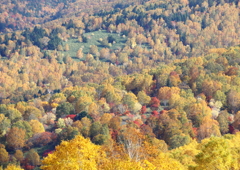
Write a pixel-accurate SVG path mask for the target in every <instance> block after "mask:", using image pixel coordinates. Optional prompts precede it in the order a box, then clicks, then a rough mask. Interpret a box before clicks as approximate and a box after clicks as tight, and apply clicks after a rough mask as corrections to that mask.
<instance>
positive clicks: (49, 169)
mask: <svg viewBox="0 0 240 170" xmlns="http://www.w3.org/2000/svg"><path fill="white" fill-rule="evenodd" d="M105 157H106V155H105V153H104V152H103V151H102V149H101V147H100V146H97V145H94V144H93V143H91V141H90V140H89V139H85V138H84V137H82V136H80V135H79V136H76V137H75V138H74V139H73V140H71V141H63V142H62V143H61V144H60V145H59V146H57V147H56V150H55V151H54V152H53V153H52V154H49V155H48V156H47V157H46V158H44V160H43V161H42V166H41V169H43V170H55V169H58V170H65V169H68V170H76V169H85V170H97V169H99V166H100V165H101V163H102V162H104V159H106V158H105Z"/></svg>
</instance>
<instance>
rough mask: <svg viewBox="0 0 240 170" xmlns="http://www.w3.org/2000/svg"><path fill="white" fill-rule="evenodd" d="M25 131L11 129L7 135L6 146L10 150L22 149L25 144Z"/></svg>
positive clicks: (15, 128)
mask: <svg viewBox="0 0 240 170" xmlns="http://www.w3.org/2000/svg"><path fill="white" fill-rule="evenodd" d="M25 133H26V132H25V130H23V129H20V128H17V127H13V128H11V129H10V131H9V132H8V134H7V138H6V139H7V145H8V147H10V148H14V149H17V148H22V147H23V146H24V144H25Z"/></svg>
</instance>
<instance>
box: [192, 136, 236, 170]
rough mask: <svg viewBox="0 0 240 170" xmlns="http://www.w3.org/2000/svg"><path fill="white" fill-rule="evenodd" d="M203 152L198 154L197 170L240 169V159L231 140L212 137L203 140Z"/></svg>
mask: <svg viewBox="0 0 240 170" xmlns="http://www.w3.org/2000/svg"><path fill="white" fill-rule="evenodd" d="M200 148H202V149H201V152H200V153H199V154H198V155H197V156H196V163H197V164H198V165H197V167H196V168H195V169H196V170H209V169H212V170H218V169H221V170H229V169H236V170H237V169H239V168H238V160H237V158H236V157H234V156H235V154H236V153H234V150H233V149H231V143H230V141H229V140H227V139H224V138H220V137H211V138H209V139H205V140H204V141H202V144H201V146H200Z"/></svg>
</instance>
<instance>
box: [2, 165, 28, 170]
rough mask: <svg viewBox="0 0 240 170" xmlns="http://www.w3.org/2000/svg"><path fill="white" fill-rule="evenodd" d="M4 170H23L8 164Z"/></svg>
mask: <svg viewBox="0 0 240 170" xmlns="http://www.w3.org/2000/svg"><path fill="white" fill-rule="evenodd" d="M4 170H23V169H22V168H21V167H20V166H17V165H13V164H9V165H8V166H7V168H5V169H4Z"/></svg>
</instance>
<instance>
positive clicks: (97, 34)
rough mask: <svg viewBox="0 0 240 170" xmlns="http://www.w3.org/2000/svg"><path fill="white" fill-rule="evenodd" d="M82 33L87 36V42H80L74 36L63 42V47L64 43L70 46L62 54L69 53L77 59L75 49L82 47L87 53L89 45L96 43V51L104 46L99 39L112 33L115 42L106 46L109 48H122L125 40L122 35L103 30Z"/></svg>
mask: <svg viewBox="0 0 240 170" xmlns="http://www.w3.org/2000/svg"><path fill="white" fill-rule="evenodd" d="M83 35H84V36H85V37H87V39H88V41H87V43H83V42H81V43H80V42H79V41H78V39H76V38H71V39H69V40H68V41H67V42H63V47H65V45H66V44H68V45H69V48H70V50H69V51H63V52H62V53H63V54H64V56H66V55H69V56H70V57H72V58H74V59H77V58H76V53H77V51H78V50H79V49H80V48H82V49H83V53H84V54H87V53H89V49H90V46H91V45H96V46H97V47H98V51H100V50H101V49H102V48H106V47H104V46H102V45H101V43H100V41H99V39H104V38H107V37H108V36H109V35H112V37H113V38H115V40H116V43H115V44H112V46H111V47H107V48H109V49H111V50H117V49H119V48H123V47H124V45H125V43H126V41H127V38H125V37H122V36H120V35H118V34H116V33H109V32H107V31H105V30H101V31H94V32H89V33H84V34H83Z"/></svg>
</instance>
